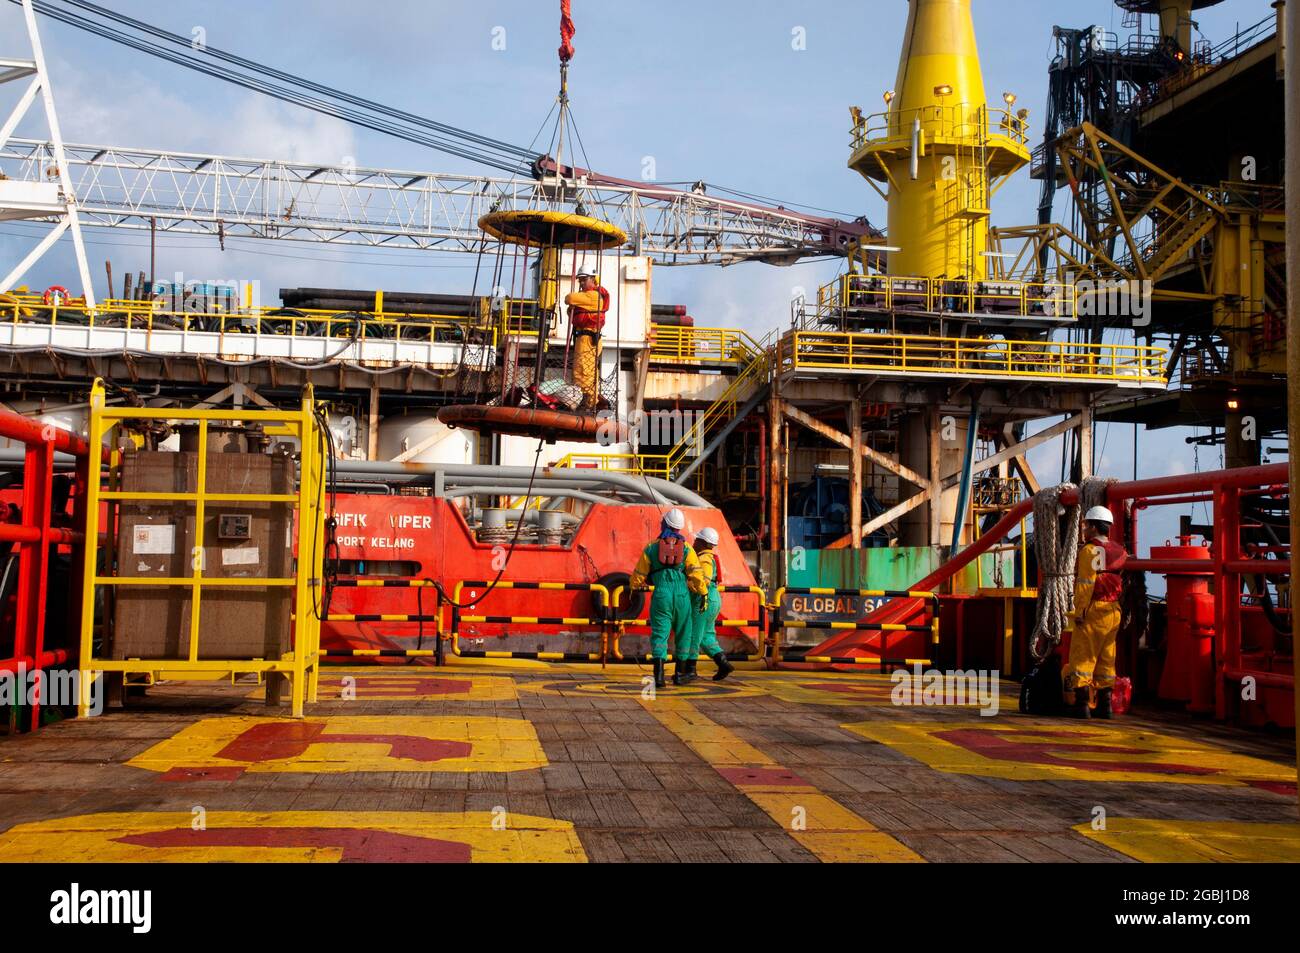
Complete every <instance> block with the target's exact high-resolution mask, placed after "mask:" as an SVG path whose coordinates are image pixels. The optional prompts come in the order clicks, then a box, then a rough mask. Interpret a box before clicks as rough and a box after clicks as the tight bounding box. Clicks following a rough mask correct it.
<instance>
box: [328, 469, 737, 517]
mask: <svg viewBox="0 0 1300 953" xmlns="http://www.w3.org/2000/svg"><path fill="white" fill-rule="evenodd" d="M335 465H336V469H337V470H338V472H339V473H366V474H406V473H416V474H425V475H428V476H434V475H436V474H437V473H439V472H441V473H442V474H443V477H444V479H445V478H447V477H484V476H490V477H493V478H496V477H511V478H518V477H523V478H524V479H529V478H532V477H534V476H535V477H536V479H539V480H541V479H560V480H579V481H581V482H583V483H605V484H608V485H610V486H620V487H623V488H625V489H628V490H631V491H632V492H635V493H640V494H642V495H646V494H645V491H646V490H647V489H649V490H650V491H651V493H653V494H655V495H657V496H659V497H661V499H657V500H655V502H656V504H660V505H662V504H663V503H664V502H666V501H667V500H672V501H673V502H676V503H678V504H680V505H682V506H692V507H701V508H704V509H712V508H713V507H712V505H711V504H710V503H709V502H708V501H707V500H705V499H704V498H703V497H701V496H699V495H698V494H697V493H693V492H691V491H690V490H688V489H686V488H685V487H681V486H677V485H676V484H675V483H672V482H671V481H669V480H663V479H660V478H659V477H650V476H633V475H630V474H625V473H618V472H614V471H610V470H585V469H576V468H563V469H560V468H556V467H544V468H541V469H539V470H537V472H536V474H534V472H533V470H532V468H531V467H506V466H480V465H478V464H465V463H393V462H391V461H387V460H338V461H335Z"/></svg>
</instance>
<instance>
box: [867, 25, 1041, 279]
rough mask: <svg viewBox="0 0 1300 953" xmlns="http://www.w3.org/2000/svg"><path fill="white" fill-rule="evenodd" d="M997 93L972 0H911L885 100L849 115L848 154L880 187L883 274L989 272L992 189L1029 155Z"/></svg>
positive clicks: (1024, 133) (1021, 125) (1021, 117)
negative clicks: (989, 87) (854, 117)
mask: <svg viewBox="0 0 1300 953" xmlns="http://www.w3.org/2000/svg"><path fill="white" fill-rule="evenodd" d="M1002 100H1003V101H1002V103H1000V104H999V105H998V106H997V107H996V108H990V107H989V105H988V102H987V98H986V96H985V91H984V76H983V72H982V70H981V69H980V59H979V51H978V49H977V48H976V45H975V27H974V24H973V23H972V21H971V0H910V9H909V11H908V17H907V34H906V37H905V40H904V43H903V52H902V56H901V58H900V60H899V64H898V78H897V81H896V82H895V85H894V88H893V89H892V90H889V91H888V92H886V93H885V102H886V104H887V106H888V109H887V111H886V112H883V113H878V114H876V115H873V116H863V117H861V118H860V119H859V120H858V121H857V122H856V123H855V125H854V129H853V155H852V157H851V158H850V159H849V166H850V167H851V168H853V169H855V170H857V171H858V172H859V173H861V174H862V175H863V176H865V177H866V178H867V179H868V180H871V181H873V183H876V182H878V183H882V184H887V186H888V192H887V198H888V202H889V226H888V241H889V245H890V253H889V260H888V269H887V270H888V272H889V274H891V275H897V276H912V277H918V278H949V279H967V280H972V281H978V280H982V279H984V278H985V277H987V275H988V257H987V255H986V254H985V251H986V247H987V239H988V226H989V215H990V202H991V199H992V196H993V193H994V192H996V191H997V188H998V186H999V185H1000V184H1001V182H1002V181H1003V180H1005V178H1006V177H1007V176H1008V175H1010V174H1011V173H1013V172H1015V171H1016V170H1017V169H1019V168H1021V167H1022V166H1024V165H1025V164H1026V163H1028V162H1029V149H1028V145H1027V143H1028V130H1027V123H1026V118H1025V117H1026V115H1027V114H1026V113H1025V112H1024V111H1023V110H1021V111H1020V112H1019V113H1017V112H1015V111H1014V105H1015V97H1014V96H1013V95H1011V94H1009V93H1008V94H1004V96H1003V97H1002ZM877 188H879V186H877Z"/></svg>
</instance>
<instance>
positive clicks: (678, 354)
mask: <svg viewBox="0 0 1300 953" xmlns="http://www.w3.org/2000/svg"><path fill="white" fill-rule="evenodd" d="M761 351H762V348H761V346H760V345H759V343H758V342H757V341H755V340H754V339H753V338H752V337H750V336H749V335H748V334H746V333H745V332H744V331H741V330H739V329H737V328H696V327H688V328H682V327H675V326H670V325H663V324H658V325H655V326H654V327H653V328H652V329H651V332H650V360H651V361H653V362H655V363H661V364H738V365H742V366H743V365H746V364H748V363H749V362H750V361H752V360H754V358H755V357H757V356H758V355H759V354H760V353H761Z"/></svg>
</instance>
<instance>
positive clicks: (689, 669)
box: [682, 659, 700, 682]
mask: <svg viewBox="0 0 1300 953" xmlns="http://www.w3.org/2000/svg"><path fill="white" fill-rule="evenodd" d="M682 664H683V665H685V666H686V681H688V682H693V681H695V680H696V679H697V678H699V677H700V673H699V672H697V671H695V666H696V665H697V664H699V659H690V660H689V661H684V662H682Z"/></svg>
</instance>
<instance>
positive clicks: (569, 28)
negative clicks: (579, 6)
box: [560, 0, 578, 63]
mask: <svg viewBox="0 0 1300 953" xmlns="http://www.w3.org/2000/svg"><path fill="white" fill-rule="evenodd" d="M569 3H570V0H560V62H561V63H567V62H569V60H571V59H573V34H575V33H577V32H578V31H577V29H576V28H575V27H574V26H573V16H572V13H571V11H570V10H569Z"/></svg>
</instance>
